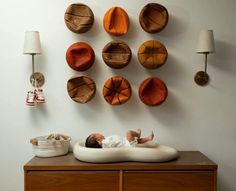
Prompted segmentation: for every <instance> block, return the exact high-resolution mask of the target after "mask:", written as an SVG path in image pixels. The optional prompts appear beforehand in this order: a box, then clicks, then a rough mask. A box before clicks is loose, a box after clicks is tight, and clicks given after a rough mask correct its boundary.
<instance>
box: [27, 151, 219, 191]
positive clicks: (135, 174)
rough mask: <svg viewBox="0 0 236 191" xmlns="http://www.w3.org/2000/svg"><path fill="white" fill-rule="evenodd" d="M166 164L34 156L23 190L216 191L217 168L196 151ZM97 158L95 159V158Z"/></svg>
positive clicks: (68, 156) (182, 153)
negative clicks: (101, 162)
mask: <svg viewBox="0 0 236 191" xmlns="http://www.w3.org/2000/svg"><path fill="white" fill-rule="evenodd" d="M179 154H180V156H179V158H178V159H177V160H175V161H171V162H166V163H137V162H122V163H112V164H91V163H84V162H80V161H78V160H76V159H75V158H74V156H73V154H69V155H66V156H62V157H55V158H37V157H34V158H33V159H32V160H30V161H29V162H28V163H27V164H26V165H25V166H24V171H25V191H216V190H217V165H216V164H215V163H214V162H212V161H211V160H209V159H208V158H207V157H206V156H204V155H203V154H202V153H200V152H198V151H182V152H179ZM94 157H96V156H94Z"/></svg>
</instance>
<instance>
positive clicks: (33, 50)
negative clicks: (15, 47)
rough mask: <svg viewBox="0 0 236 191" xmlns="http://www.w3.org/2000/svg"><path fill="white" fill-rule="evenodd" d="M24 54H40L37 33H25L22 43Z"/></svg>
mask: <svg viewBox="0 0 236 191" xmlns="http://www.w3.org/2000/svg"><path fill="white" fill-rule="evenodd" d="M23 53H24V54H41V53H42V50H41V44H40V37H39V32H38V31H26V32H25V43H24V50H23Z"/></svg>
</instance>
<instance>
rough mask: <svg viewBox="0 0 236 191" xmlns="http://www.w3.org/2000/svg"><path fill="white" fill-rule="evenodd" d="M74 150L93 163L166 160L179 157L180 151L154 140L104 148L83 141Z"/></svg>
mask: <svg viewBox="0 0 236 191" xmlns="http://www.w3.org/2000/svg"><path fill="white" fill-rule="evenodd" d="M73 152H74V156H75V157H76V158H77V159H78V160H80V161H84V162H91V163H110V162H122V161H136V162H165V161H170V160H173V159H175V158H177V157H178V151H177V150H175V149H174V148H171V147H168V146H165V145H160V144H157V143H155V142H152V141H150V142H147V143H145V144H138V145H137V146H136V147H126V148H103V149H97V148H87V147H85V146H84V142H81V143H76V144H75V146H74V150H73Z"/></svg>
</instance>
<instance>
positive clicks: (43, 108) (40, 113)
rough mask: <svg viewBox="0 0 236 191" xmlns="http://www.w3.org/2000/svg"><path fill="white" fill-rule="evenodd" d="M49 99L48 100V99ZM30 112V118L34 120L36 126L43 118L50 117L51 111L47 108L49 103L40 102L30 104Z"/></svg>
mask: <svg viewBox="0 0 236 191" xmlns="http://www.w3.org/2000/svg"><path fill="white" fill-rule="evenodd" d="M46 101H47V100H46ZM29 107H30V108H29V110H28V111H29V113H30V118H29V119H30V120H31V121H32V123H33V124H35V126H38V125H40V122H41V121H42V120H41V118H43V119H44V120H43V121H45V119H49V118H50V117H49V112H48V109H47V103H38V104H36V105H35V106H29Z"/></svg>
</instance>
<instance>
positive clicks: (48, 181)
mask: <svg viewBox="0 0 236 191" xmlns="http://www.w3.org/2000/svg"><path fill="white" fill-rule="evenodd" d="M25 178H26V187H25V189H26V191H92V190H96V191H104V190H108V191H119V171H29V172H28V173H26V175H25Z"/></svg>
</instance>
